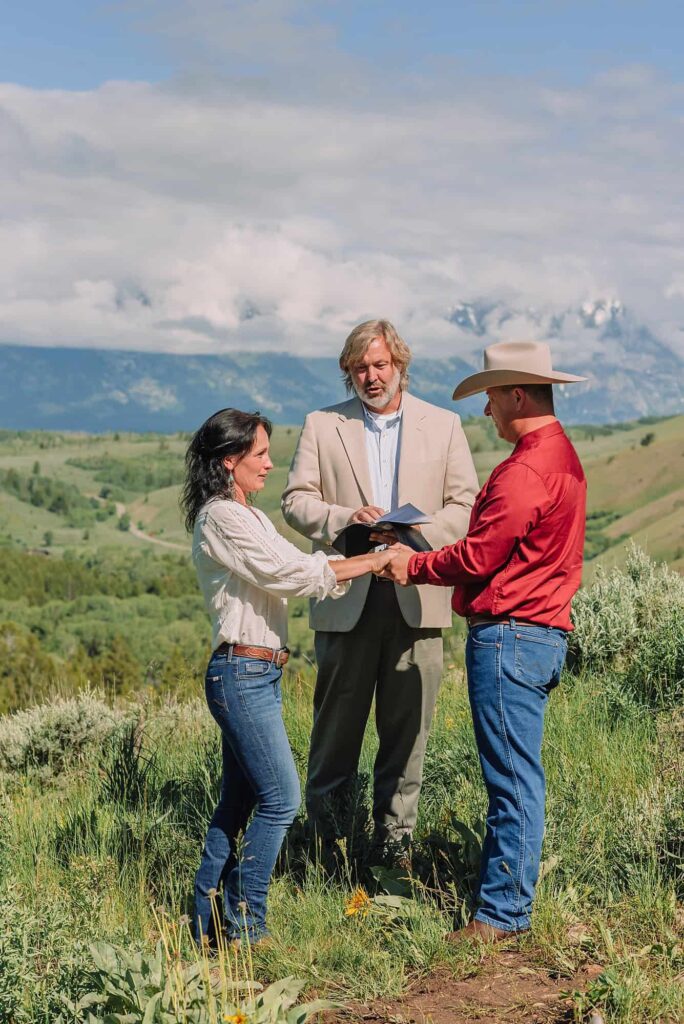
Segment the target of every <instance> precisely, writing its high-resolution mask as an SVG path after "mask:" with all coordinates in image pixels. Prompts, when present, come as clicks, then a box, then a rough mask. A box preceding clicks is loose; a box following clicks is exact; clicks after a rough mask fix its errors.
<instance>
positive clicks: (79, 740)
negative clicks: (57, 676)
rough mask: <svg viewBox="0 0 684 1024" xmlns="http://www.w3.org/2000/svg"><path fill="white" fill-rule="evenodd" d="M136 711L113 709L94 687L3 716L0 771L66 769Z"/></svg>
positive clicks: (99, 746)
mask: <svg viewBox="0 0 684 1024" xmlns="http://www.w3.org/2000/svg"><path fill="white" fill-rule="evenodd" d="M136 715H137V710H136V709H135V708H134V707H132V706H128V707H119V708H113V707H110V706H109V705H108V704H107V703H106V702H105V701H104V700H103V698H102V697H101V696H99V695H97V694H96V693H93V692H91V691H89V690H86V691H84V692H83V693H80V694H79V695H78V696H77V697H71V698H66V699H65V698H59V697H58V698H55V699H54V700H52V701H51V702H50V703H48V704H41V705H39V706H38V707H34V708H30V709H29V710H27V711H17V712H15V714H13V715H7V716H6V717H4V718H0V771H2V772H23V771H26V770H27V769H30V768H42V769H43V770H44V772H45V773H47V774H50V773H58V772H60V771H63V770H64V769H65V768H66V767H68V766H70V765H73V764H74V763H75V762H77V761H79V760H81V759H82V758H83V757H85V756H86V754H87V753H88V752H90V751H92V752H95V751H98V749H99V748H101V745H102V743H103V741H104V740H105V739H106V738H107V737H108V736H111V734H112V733H113V732H114V731H115V730H116V729H118V728H120V727H121V726H123V725H124V724H125V723H126V722H128V721H132V720H133V719H134V717H135V716H136Z"/></svg>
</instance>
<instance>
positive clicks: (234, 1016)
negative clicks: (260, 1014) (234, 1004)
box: [223, 1010, 247, 1024]
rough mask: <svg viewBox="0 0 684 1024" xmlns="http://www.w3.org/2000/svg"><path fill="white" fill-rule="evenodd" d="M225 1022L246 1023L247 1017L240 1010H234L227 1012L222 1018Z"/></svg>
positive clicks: (229, 1023) (233, 1023)
mask: <svg viewBox="0 0 684 1024" xmlns="http://www.w3.org/2000/svg"><path fill="white" fill-rule="evenodd" d="M223 1019H224V1021H226V1024H247V1017H246V1016H245V1014H244V1013H243V1012H242V1010H236V1011H235V1013H230V1014H227V1015H226V1016H225V1017H224V1018H223Z"/></svg>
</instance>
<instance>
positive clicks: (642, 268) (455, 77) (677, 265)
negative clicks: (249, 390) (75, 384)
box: [0, 0, 684, 355]
mask: <svg viewBox="0 0 684 1024" xmlns="http://www.w3.org/2000/svg"><path fill="white" fill-rule="evenodd" d="M0 38H2V44H3V45H2V49H1V51H0V150H1V151H2V154H3V158H2V161H0V325H2V326H1V327H0V342H2V341H7V342H13V343H26V344H46V345H47V344H74V345H82V346H87V347H91V346H96V347H105V348H106V347H125V348H134V349H149V350H159V351H183V352H188V351H230V350H234V349H245V348H262V349H263V348H279V349H283V350H287V351H292V352H298V353H304V352H315V353H322V352H329V353H334V352H336V351H337V349H338V347H339V341H340V338H343V337H344V336H345V335H346V333H348V330H349V328H350V327H351V326H353V324H354V323H357V322H359V321H360V320H363V319H367V318H370V317H375V316H387V317H389V318H390V319H393V320H395V321H397V322H398V324H399V325H400V326H401V328H402V329H403V331H404V333H406V335H407V336H408V337H410V339H411V341H412V343H413V345H414V347H415V349H416V351H421V350H423V349H425V350H429V351H430V352H431V354H433V355H434V354H436V353H437V352H440V351H444V352H447V353H451V352H459V353H463V354H467V352H468V351H469V350H471V349H472V348H473V346H474V345H475V346H476V345H478V344H479V341H478V339H477V338H476V337H474V336H473V335H472V334H468V332H467V331H464V330H462V329H461V327H460V326H459V324H458V322H456V320H455V318H454V315H453V312H454V309H455V307H457V306H458V305H459V304H460V303H464V302H465V303H478V304H479V308H480V309H481V310H482V309H485V310H493V311H494V312H492V314H491V316H490V318H489V320H488V321H487V323H486V324H485V328H486V330H487V332H488V334H491V336H492V337H504V336H505V337H509V338H510V337H530V336H533V337H544V336H546V333H548V329H549V324H551V323H552V322H554V323H558V322H560V321H561V320H562V322H563V324H564V328H563V331H564V333H563V335H562V337H561V336H559V337H558V338H557V339H556V340H555V341H554V344H556V345H559V346H561V347H563V346H565V347H567V348H568V349H572V350H574V351H575V352H577V353H579V352H582V353H584V354H585V355H586V354H587V352H590V351H593V350H594V349H595V348H596V346H597V345H599V344H601V341H600V335H599V333H598V332H597V331H596V330H595V329H594V327H591V326H589V327H588V326H587V323H588V322H589V321H590V320H591V319H592V317H591V316H587V314H586V313H585V312H578V310H582V309H584V310H586V309H592V308H594V306H593V304H595V303H597V302H599V303H603V305H602V306H601V308H604V307H605V308H612V309H619V310H621V311H623V312H624V311H625V310H626V311H627V313H624V315H629V316H630V317H632V319H633V320H634V321H635V322H636V323H637V324H646V325H647V326H648V327H649V328H650V329H651V330H652V331H653V332H654V333H655V334H656V335H657V336H658V337H659V338H661V339H662V340H663V341H664V342H665V343H666V344H668V345H670V346H671V347H672V348H673V349H675V350H677V351H682V352H684V176H683V175H682V171H681V168H682V166H684V114H683V112H684V78H683V74H684V73H683V70H682V69H683V68H684V60H683V59H682V58H683V57H684V54H683V53H682V50H683V49H684V46H683V44H682V40H683V39H684V4H681V2H678V3H675V2H669V3H665V2H655V3H650V4H647V3H641V2H630V0H622V2H615V0H608V2H604V3H601V2H598V3H589V2H585V0H574V2H572V3H565V2H554V0H546V2H543V3H542V2H525V0H521V2H497V0H479V2H473V0H465V2H460V3H459V2H452V3H437V2H430V0H427V2H422V3H420V2H419V3H416V2H415V0H412V2H409V0H395V2H393V3H391V4H390V3H368V2H365V3H362V2H360V0H344V2H342V0H339V2H337V0H119V2H110V3H101V2H99V0H90V2H88V3H85V2H79V3H75V2H73V0H61V2H60V3H56V2H55V0H50V2H48V0H33V2H31V0H27V2H24V3H23V4H19V3H10V2H5V3H4V4H0ZM621 315H623V313H621ZM559 317H560V320H559ZM456 319H457V318H456Z"/></svg>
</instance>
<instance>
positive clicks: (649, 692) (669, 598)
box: [570, 544, 684, 707]
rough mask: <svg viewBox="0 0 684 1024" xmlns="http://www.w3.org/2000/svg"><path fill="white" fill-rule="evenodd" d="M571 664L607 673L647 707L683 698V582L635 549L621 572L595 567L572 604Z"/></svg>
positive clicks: (628, 556) (669, 704) (638, 549)
mask: <svg viewBox="0 0 684 1024" xmlns="http://www.w3.org/2000/svg"><path fill="white" fill-rule="evenodd" d="M573 620H574V624H575V631H574V633H573V634H572V636H571V640H570V649H571V660H572V661H573V662H574V664H575V666H576V667H580V668H583V669H586V670H588V671H591V672H604V673H605V672H608V673H613V674H615V675H616V677H617V678H618V680H619V683H620V685H621V686H622V687H624V689H625V692H626V693H628V694H630V695H631V696H632V697H633V698H634V699H635V700H637V701H639V702H642V703H645V704H647V705H648V706H651V707H666V706H673V705H675V704H676V703H678V702H679V701H681V700H682V698H684V579H683V578H682V577H681V576H680V575H679V574H678V573H677V572H675V571H674V570H672V569H670V568H669V567H668V566H667V565H665V564H662V565H659V564H657V563H656V562H654V561H653V560H652V559H651V558H649V557H648V555H647V554H646V553H645V552H644V551H642V550H641V549H640V548H638V547H636V545H634V544H632V545H631V546H630V548H629V550H628V553H627V563H626V566H625V569H624V570H622V569H611V570H610V572H606V571H605V570H604V569H603V568H601V567H600V568H599V569H598V571H597V575H596V580H595V582H594V583H593V584H592V586H590V587H588V588H587V589H586V590H581V591H580V592H579V593H578V594H577V596H576V598H575V600H574V602H573Z"/></svg>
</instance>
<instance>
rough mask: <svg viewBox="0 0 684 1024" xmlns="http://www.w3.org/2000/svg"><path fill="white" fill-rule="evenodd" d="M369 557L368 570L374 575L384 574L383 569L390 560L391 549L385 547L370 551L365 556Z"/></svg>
mask: <svg viewBox="0 0 684 1024" xmlns="http://www.w3.org/2000/svg"><path fill="white" fill-rule="evenodd" d="M366 557H367V558H369V559H370V571H371V572H372V573H375V575H376V576H384V575H385V573H384V571H383V570H384V569H385V567H386V566H387V564H388V563H389V562H390V561H391V560H392V557H393V555H392V549H391V548H385V549H384V550H383V551H371V552H369V554H368V555H367V556H366Z"/></svg>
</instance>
